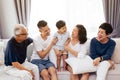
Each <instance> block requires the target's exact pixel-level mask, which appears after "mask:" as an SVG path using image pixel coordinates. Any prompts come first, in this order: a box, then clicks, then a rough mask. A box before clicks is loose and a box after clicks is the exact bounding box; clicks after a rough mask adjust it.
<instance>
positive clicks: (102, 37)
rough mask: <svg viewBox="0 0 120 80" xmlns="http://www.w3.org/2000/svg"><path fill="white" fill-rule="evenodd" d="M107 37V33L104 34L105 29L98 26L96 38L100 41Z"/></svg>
mask: <svg viewBox="0 0 120 80" xmlns="http://www.w3.org/2000/svg"><path fill="white" fill-rule="evenodd" d="M107 38H108V35H107V34H106V32H105V30H104V29H102V28H99V30H98V33H97V40H98V41H100V42H104V41H106V40H107Z"/></svg>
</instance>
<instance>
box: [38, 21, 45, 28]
mask: <svg viewBox="0 0 120 80" xmlns="http://www.w3.org/2000/svg"><path fill="white" fill-rule="evenodd" d="M46 25H47V22H46V21H44V20H41V21H39V22H38V24H37V26H38V28H41V27H45V26H46Z"/></svg>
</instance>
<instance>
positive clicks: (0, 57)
mask: <svg viewBox="0 0 120 80" xmlns="http://www.w3.org/2000/svg"><path fill="white" fill-rule="evenodd" d="M3 48H4V42H0V65H3V64H4V51H3Z"/></svg>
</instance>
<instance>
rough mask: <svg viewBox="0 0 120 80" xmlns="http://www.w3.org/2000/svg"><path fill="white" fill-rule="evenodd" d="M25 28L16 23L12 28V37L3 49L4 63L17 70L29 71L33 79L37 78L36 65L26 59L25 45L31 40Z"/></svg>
mask: <svg viewBox="0 0 120 80" xmlns="http://www.w3.org/2000/svg"><path fill="white" fill-rule="evenodd" d="M27 35H28V33H27V29H26V27H25V26H24V25H22V24H17V25H16V26H15V28H14V37H12V38H11V39H10V40H9V41H8V44H7V47H6V51H5V65H6V66H13V67H14V68H17V69H18V70H23V71H27V72H29V73H31V75H32V78H33V80H39V71H38V67H37V66H36V65H34V64H32V63H29V62H27V61H26V55H27V54H26V51H27V46H28V45H29V44H30V43H32V42H33V40H32V39H31V38H27Z"/></svg>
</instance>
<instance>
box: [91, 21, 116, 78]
mask: <svg viewBox="0 0 120 80" xmlns="http://www.w3.org/2000/svg"><path fill="white" fill-rule="evenodd" d="M112 31H113V29H112V26H111V24H109V23H103V24H101V25H100V27H99V30H98V36H97V37H94V38H93V39H92V40H91V43H90V57H91V58H92V59H93V60H94V61H93V65H95V66H97V67H98V69H97V78H96V80H106V79H105V78H106V75H107V71H108V69H109V68H110V67H112V65H113V63H112V61H111V57H112V54H113V51H114V48H115V45H116V43H115V41H113V40H112V39H110V38H109V35H110V34H111V33H112Z"/></svg>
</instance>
